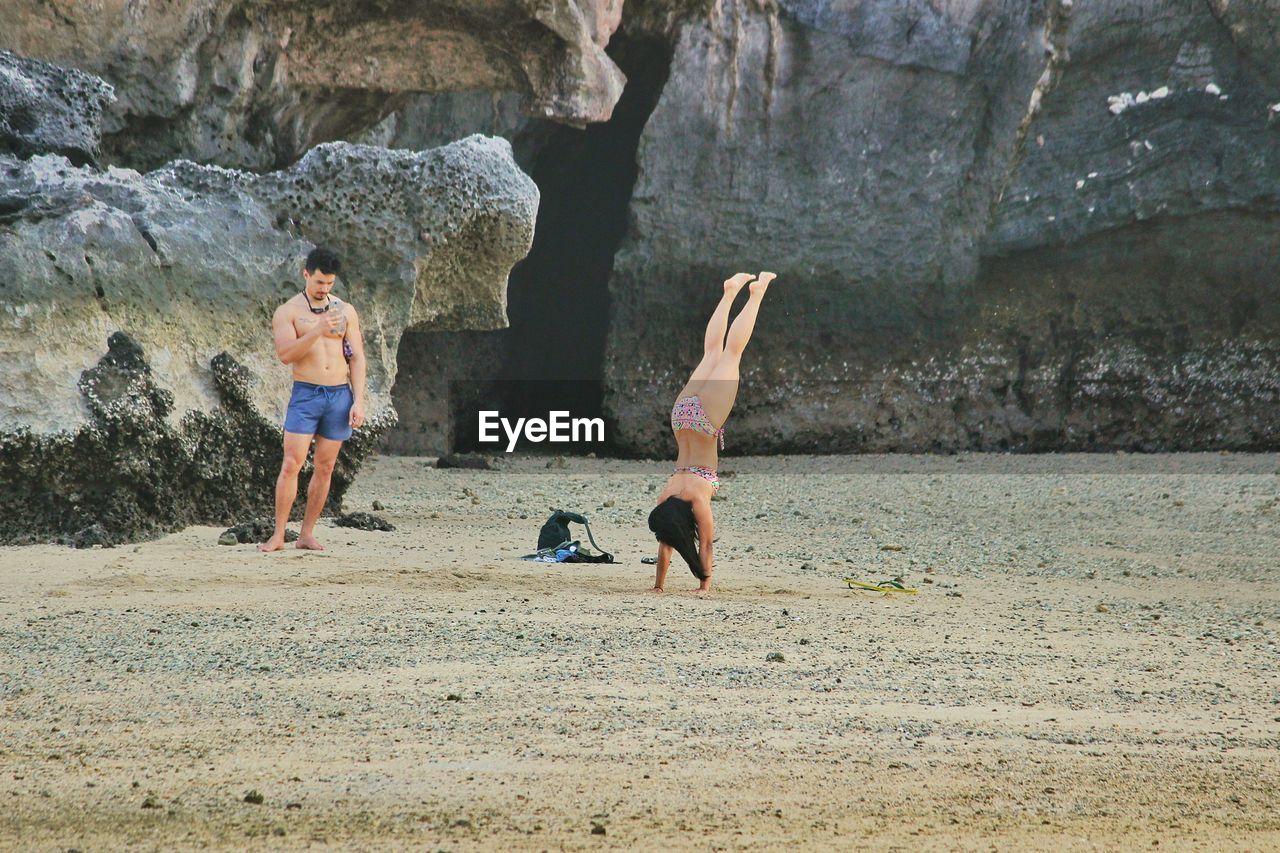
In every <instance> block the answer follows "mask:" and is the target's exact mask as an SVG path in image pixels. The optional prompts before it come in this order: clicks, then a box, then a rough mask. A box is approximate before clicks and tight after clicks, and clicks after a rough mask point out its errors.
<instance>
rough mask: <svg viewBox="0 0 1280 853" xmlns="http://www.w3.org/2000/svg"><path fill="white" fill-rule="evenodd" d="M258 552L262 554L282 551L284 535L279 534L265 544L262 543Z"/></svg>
mask: <svg viewBox="0 0 1280 853" xmlns="http://www.w3.org/2000/svg"><path fill="white" fill-rule="evenodd" d="M258 550H259V551H261V552H262V553H264V554H266V553H268V552H270V551H283V550H284V534H283V533H281V534H280V535H278V536H272V537H271V538H270V539H268V540H267V541H266V542H263V543H262V544H261V545H259V546H258Z"/></svg>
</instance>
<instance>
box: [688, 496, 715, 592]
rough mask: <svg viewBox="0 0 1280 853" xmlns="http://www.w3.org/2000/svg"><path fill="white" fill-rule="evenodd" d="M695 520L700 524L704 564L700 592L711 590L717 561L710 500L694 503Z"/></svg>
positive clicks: (699, 534)
mask: <svg viewBox="0 0 1280 853" xmlns="http://www.w3.org/2000/svg"><path fill="white" fill-rule="evenodd" d="M693 520H694V521H696V522H697V523H698V558H699V559H700V560H701V562H702V584H701V585H700V586H699V587H698V589H700V590H707V589H710V588H711V566H712V563H713V562H714V560H715V556H714V554H713V550H714V548H715V545H714V544H713V543H714V541H715V538H716V522H715V517H714V516H713V515H712V514H711V501H710V499H705V500H696V501H694V502H693Z"/></svg>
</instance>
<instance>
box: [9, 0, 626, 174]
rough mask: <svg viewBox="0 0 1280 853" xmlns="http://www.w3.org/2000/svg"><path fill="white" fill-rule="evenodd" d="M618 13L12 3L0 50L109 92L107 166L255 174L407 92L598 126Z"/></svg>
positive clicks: (355, 124)
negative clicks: (519, 97)
mask: <svg viewBox="0 0 1280 853" xmlns="http://www.w3.org/2000/svg"><path fill="white" fill-rule="evenodd" d="M51 7H52V8H51ZM621 11H622V0H561V2H554V3H548V2H544V0H491V1H490V2H484V3H476V2H474V0H432V1H431V2H415V3H405V2H390V0H378V2H366V0H323V2H319V3H316V2H307V3H302V2H289V0H285V2H282V0H194V2H183V3H169V4H157V3H152V4H139V3H135V2H131V0H128V2H127V0H106V2H104V3H94V4H84V3H74V2H65V0H56V2H54V3H49V2H46V0H16V2H10V3H7V4H6V7H5V18H6V23H5V26H4V27H3V28H2V29H0V47H3V48H9V49H11V50H13V51H15V52H17V53H19V54H21V55H23V56H29V57H35V58H39V59H44V60H48V61H52V62H56V63H59V64H62V65H69V66H73V67H76V68H80V69H81V70H84V71H89V72H91V73H93V74H97V75H99V76H101V77H103V78H104V79H105V80H107V81H108V82H110V83H112V84H113V85H114V86H115V87H116V91H117V94H118V96H119V101H118V102H117V104H116V105H115V107H114V108H113V109H112V110H111V112H110V114H109V121H108V125H107V130H108V135H107V137H106V139H105V145H104V147H105V153H106V155H107V158H108V160H109V161H110V162H113V163H116V164H118V165H128V166H132V167H135V168H154V167H156V166H159V165H160V164H162V163H164V162H166V161H168V160H171V159H175V158H177V157H185V158H188V159H192V160H196V161H200V162H213V163H217V164H219V165H224V166H236V167H243V168H254V169H264V168H273V167H277V168H278V167H281V166H283V165H286V164H288V163H292V162H293V161H294V160H296V159H297V158H298V157H299V156H301V155H302V153H303V152H305V151H306V150H307V149H309V148H310V147H311V146H312V145H315V144H316V143H319V142H325V141H330V140H334V139H338V138H345V137H347V136H350V135H352V134H354V133H357V132H359V131H360V130H361V129H363V128H367V127H369V126H371V125H373V124H375V123H376V122H377V121H378V120H380V119H381V118H382V117H383V116H385V115H386V114H387V113H388V112H390V111H392V110H394V109H395V108H396V107H397V106H399V105H401V104H402V103H403V102H404V98H405V97H406V96H407V95H409V94H411V93H415V92H447V91H462V90H473V89H486V90H496V91H511V92H520V93H524V94H526V95H528V96H529V106H530V108H531V109H532V110H534V111H536V112H537V114H538V115H541V116H544V117H547V118H552V119H555V120H557V121H563V122H567V123H570V124H583V123H585V122H589V121H600V120H603V119H606V118H608V117H609V114H610V111H611V110H612V108H613V105H614V103H615V102H616V101H617V99H618V96H619V94H620V93H621V91H622V85H623V82H624V81H623V79H622V75H621V73H620V72H619V71H618V69H617V68H616V67H615V66H614V65H613V63H612V62H611V61H610V60H609V58H608V56H606V55H605V53H604V50H603V48H604V45H605V44H606V43H607V42H608V40H609V36H610V35H611V34H612V33H613V31H614V29H615V28H616V27H617V25H618V20H619V16H620V14H621Z"/></svg>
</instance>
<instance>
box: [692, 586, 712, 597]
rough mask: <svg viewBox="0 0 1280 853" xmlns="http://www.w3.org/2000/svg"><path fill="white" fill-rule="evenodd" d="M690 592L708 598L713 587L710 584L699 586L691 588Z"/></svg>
mask: <svg viewBox="0 0 1280 853" xmlns="http://www.w3.org/2000/svg"><path fill="white" fill-rule="evenodd" d="M689 594H690V595H696V596H698V598H706V597H707V596H708V595H710V594H711V587H709V586H700V587H698V588H697V589H691V590H689Z"/></svg>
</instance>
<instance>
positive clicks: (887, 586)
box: [844, 578, 920, 595]
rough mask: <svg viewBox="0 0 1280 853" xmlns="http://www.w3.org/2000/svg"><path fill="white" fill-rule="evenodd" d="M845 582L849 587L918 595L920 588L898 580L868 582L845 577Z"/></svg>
mask: <svg viewBox="0 0 1280 853" xmlns="http://www.w3.org/2000/svg"><path fill="white" fill-rule="evenodd" d="M844 582H845V583H847V584H848V585H849V589H865V590H869V591H871V592H902V593H906V594H907V595H918V594H919V593H920V590H918V589H915V588H914V587H909V586H903V585H902V584H900V583H899V582H898V581H881V582H880V583H867V582H866V581H860V580H854V579H853V578H845V579H844Z"/></svg>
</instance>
